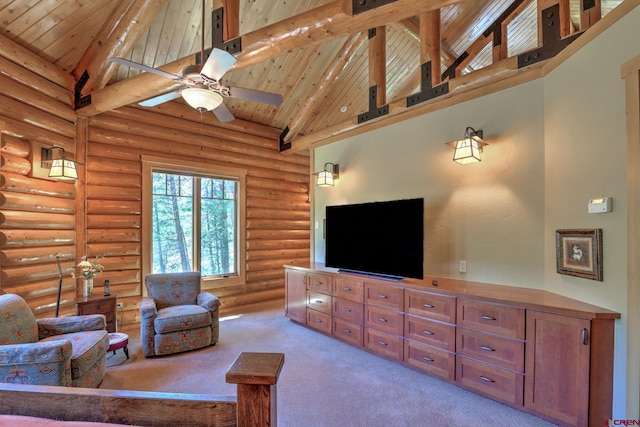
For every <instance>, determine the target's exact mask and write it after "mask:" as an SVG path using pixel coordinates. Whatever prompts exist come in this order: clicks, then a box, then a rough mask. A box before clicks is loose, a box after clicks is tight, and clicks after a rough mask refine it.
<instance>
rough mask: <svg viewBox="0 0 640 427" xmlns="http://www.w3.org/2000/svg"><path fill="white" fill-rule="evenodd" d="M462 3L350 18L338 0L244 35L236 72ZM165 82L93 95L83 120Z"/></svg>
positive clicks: (420, 1) (178, 67) (413, 1)
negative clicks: (295, 51)
mask: <svg viewBox="0 0 640 427" xmlns="http://www.w3.org/2000/svg"><path fill="white" fill-rule="evenodd" d="M459 1H460V0H397V1H396V2H393V3H390V4H387V5H383V6H380V7H378V8H376V9H373V10H370V11H368V12H365V13H361V14H359V15H356V16H349V15H347V14H345V13H344V11H343V0H335V1H333V2H331V3H328V4H326V5H324V6H321V7H318V8H315V9H312V10H310V11H307V12H305V13H302V14H300V15H297V16H294V17H292V18H289V19H286V20H284V21H281V22H278V23H275V24H273V25H269V26H267V27H264V28H261V29H259V30H256V31H253V32H251V33H248V34H245V35H243V36H242V52H241V53H240V54H239V55H238V58H237V59H238V60H237V62H236V64H235V65H234V66H233V68H232V69H239V68H244V67H247V66H249V65H253V64H257V63H260V62H263V61H267V60H269V59H273V58H276V57H278V56H280V55H283V54H286V53H289V52H292V51H294V50H298V49H304V48H308V47H310V46H312V45H315V44H319V43H323V42H326V41H329V40H334V39H337V38H340V37H344V36H346V35H349V34H354V33H357V32H362V31H367V30H368V29H369V28H372V27H379V26H383V25H386V24H387V23H389V22H395V21H399V20H402V19H406V18H409V17H411V16H414V15H419V14H421V13H424V12H429V11H430V10H435V9H440V8H442V7H444V6H447V5H450V4H453V3H458V2H459ZM191 64H195V57H194V56H193V55H190V56H188V57H186V58H181V59H179V60H177V61H174V62H171V63H170V64H166V65H164V66H163V67H160V69H162V70H164V71H168V72H170V73H176V74H179V73H180V72H181V71H182V69H183V68H184V67H185V66H186V65H191ZM173 83H174V82H173V81H172V80H169V79H167V78H164V77H161V76H156V75H149V74H148V73H146V74H142V75H140V76H138V77H134V78H131V79H128V80H125V81H122V82H119V83H116V84H113V85H110V86H108V87H106V88H104V89H102V90H98V91H96V92H94V93H92V104H91V105H89V106H87V107H84V108H81V109H79V110H78V111H77V113H78V114H79V115H81V116H92V115H95V114H99V113H101V112H104V111H109V110H112V109H115V108H118V107H121V106H123V105H128V104H132V103H135V102H138V101H142V100H144V99H148V98H151V97H153V96H156V95H160V94H162V93H166V92H168V91H170V90H172V88H173V87H174V86H175V85H174V84H173Z"/></svg>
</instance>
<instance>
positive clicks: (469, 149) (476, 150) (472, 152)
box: [453, 136, 480, 165]
mask: <svg viewBox="0 0 640 427" xmlns="http://www.w3.org/2000/svg"><path fill="white" fill-rule="evenodd" d="M453 161H454V162H457V163H460V164H461V165H466V164H468V163H474V162H479V161H480V147H479V146H478V140H477V139H476V137H475V136H473V137H469V138H464V139H461V140H459V141H458V143H457V144H456V150H455V151H454V152H453Z"/></svg>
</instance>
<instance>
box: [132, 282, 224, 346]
mask: <svg viewBox="0 0 640 427" xmlns="http://www.w3.org/2000/svg"><path fill="white" fill-rule="evenodd" d="M144 283H145V286H146V288H147V296H146V297H143V298H142V303H141V304H140V317H141V323H140V341H141V344H142V353H143V354H144V355H145V356H146V357H150V356H160V355H164V354H172V353H179V352H182V351H188V350H195V349H197V348H202V347H206V346H210V345H215V344H216V342H218V324H219V317H218V307H220V301H219V300H218V298H216V297H215V296H214V295H213V294H211V293H209V292H201V291H200V272H197V271H195V272H185V273H158V274H148V275H147V276H146V277H145V279H144Z"/></svg>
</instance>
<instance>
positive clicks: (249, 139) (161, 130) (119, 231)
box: [86, 101, 310, 324]
mask: <svg viewBox="0 0 640 427" xmlns="http://www.w3.org/2000/svg"><path fill="white" fill-rule="evenodd" d="M201 119H202V121H201ZM88 141H89V143H88V146H87V157H86V165H87V168H86V170H87V173H86V182H87V185H86V244H87V250H88V253H90V254H93V255H98V254H107V256H106V257H105V258H104V265H105V267H106V271H105V273H103V275H104V278H109V279H110V282H111V291H112V292H113V293H116V294H117V295H118V301H120V302H123V303H124V313H123V320H124V323H125V324H127V323H134V322H138V321H139V318H138V316H139V314H138V305H139V302H140V296H141V292H142V282H143V278H142V277H141V274H142V267H141V266H142V256H143V254H142V249H143V244H142V235H141V230H142V228H141V219H142V217H141V211H142V175H141V171H142V163H141V160H140V159H141V156H144V155H149V156H155V157H158V156H160V157H167V158H168V159H171V160H184V161H188V162H191V163H200V164H202V165H203V166H205V167H206V166H211V165H218V166H226V167H236V168H242V169H245V170H246V171H247V180H246V186H247V188H246V191H247V192H246V212H245V214H246V228H247V230H246V283H245V284H239V285H229V286H220V285H216V284H215V282H205V283H204V287H205V288H207V287H208V289H210V290H211V291H212V292H213V293H214V294H216V295H217V296H218V297H219V298H220V299H221V300H222V304H223V305H222V307H223V311H225V310H229V309H231V308H234V307H237V306H241V305H246V304H253V303H259V302H262V301H266V300H272V299H281V298H283V297H284V269H283V264H285V263H290V262H293V263H295V262H306V261H307V260H308V259H309V256H310V228H309V226H310V220H309V215H310V209H309V201H308V199H309V195H308V192H309V156H308V155H295V156H282V155H281V154H279V152H278V145H279V142H278V133H277V131H276V130H273V129H270V128H266V127H263V126H256V125H253V124H251V123H248V122H242V121H240V120H236V121H234V122H232V124H230V127H228V128H227V127H225V128H223V127H220V125H219V124H218V123H217V122H216V121H215V119H214V118H213V115H212V114H211V113H209V114H208V115H205V116H204V117H202V118H201V116H200V114H198V113H197V112H196V111H195V110H193V109H191V108H190V107H188V106H186V105H183V104H182V103H181V102H179V101H178V102H172V103H170V104H169V105H166V104H165V105H163V106H162V107H159V108H154V109H143V108H137V107H123V108H120V109H118V110H115V111H112V112H108V113H103V114H101V115H99V116H95V117H92V118H90V119H89V123H88Z"/></svg>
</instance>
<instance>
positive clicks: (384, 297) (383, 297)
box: [378, 295, 387, 299]
mask: <svg viewBox="0 0 640 427" xmlns="http://www.w3.org/2000/svg"><path fill="white" fill-rule="evenodd" d="M378 298H380V299H387V296H386V295H378Z"/></svg>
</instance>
